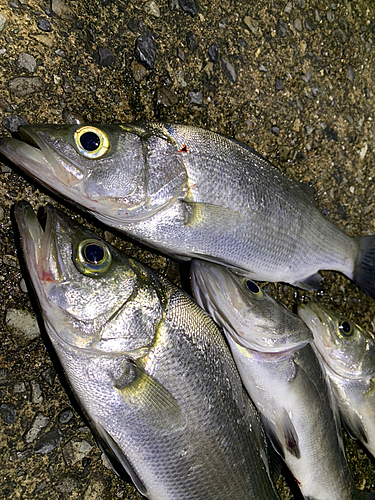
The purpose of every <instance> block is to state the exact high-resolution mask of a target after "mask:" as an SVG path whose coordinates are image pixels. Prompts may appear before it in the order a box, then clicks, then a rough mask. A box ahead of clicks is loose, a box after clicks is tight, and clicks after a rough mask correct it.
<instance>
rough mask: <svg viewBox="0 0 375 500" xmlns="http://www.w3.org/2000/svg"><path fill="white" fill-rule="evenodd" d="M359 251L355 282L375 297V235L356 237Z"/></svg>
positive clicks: (354, 276)
mask: <svg viewBox="0 0 375 500" xmlns="http://www.w3.org/2000/svg"><path fill="white" fill-rule="evenodd" d="M356 240H357V242H358V243H359V252H358V257H357V261H356V263H355V266H354V272H353V282H354V283H355V284H356V285H357V286H358V287H359V288H360V289H361V290H362V291H364V292H365V293H367V295H369V296H370V297H372V298H373V299H375V236H362V237H357V238H356Z"/></svg>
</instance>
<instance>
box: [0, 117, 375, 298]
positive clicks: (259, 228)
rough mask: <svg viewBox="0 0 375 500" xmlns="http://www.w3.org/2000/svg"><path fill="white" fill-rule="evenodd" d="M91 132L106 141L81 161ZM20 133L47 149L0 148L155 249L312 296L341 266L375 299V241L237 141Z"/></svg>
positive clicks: (182, 131) (56, 129) (162, 131)
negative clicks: (351, 232)
mask: <svg viewBox="0 0 375 500" xmlns="http://www.w3.org/2000/svg"><path fill="white" fill-rule="evenodd" d="M89 130H91V132H93V133H94V134H95V133H97V134H98V137H100V141H101V142H100V144H101V145H100V146H99V147H98V149H97V151H94V153H91V152H90V151H86V150H84V151H83V153H82V144H81V142H82V140H81V139H80V138H81V137H84V132H85V131H89ZM19 131H20V135H21V137H22V138H23V139H25V140H27V141H29V142H32V143H33V144H36V145H37V146H38V147H39V148H40V149H36V148H35V147H32V146H30V145H28V144H25V143H22V142H20V141H16V140H15V139H9V138H3V139H0V152H2V153H3V154H4V155H5V156H7V157H9V158H10V159H11V160H12V161H13V162H14V163H16V164H17V165H19V166H20V167H21V168H22V169H24V170H25V171H26V172H27V173H28V174H30V175H31V176H33V177H35V178H36V179H37V180H38V181H39V182H41V183H42V184H44V185H46V186H47V187H48V188H49V189H52V190H54V191H56V192H57V193H58V194H59V195H61V196H63V197H64V198H66V199H69V200H71V201H72V202H74V203H77V204H79V205H82V206H83V207H84V208H86V209H87V210H89V211H90V212H92V213H93V214H94V215H95V216H96V217H98V219H100V220H101V221H103V222H105V223H106V224H109V225H110V226H112V227H116V228H117V229H119V230H121V231H124V232H125V233H127V234H128V235H130V236H132V237H134V238H135V239H137V240H139V241H142V242H144V243H145V244H147V245H149V246H152V247H154V248H157V249H159V250H161V251H163V252H165V253H167V254H169V255H172V256H175V257H179V258H182V259H190V258H192V257H195V258H202V259H207V260H210V261H214V262H217V263H225V265H227V266H230V267H232V268H233V269H235V270H236V272H238V273H239V274H241V275H245V276H247V277H249V278H251V279H256V280H267V281H284V282H287V283H291V284H294V285H296V286H301V287H303V288H306V289H312V288H316V287H317V286H318V281H319V276H318V274H317V273H318V271H319V270H321V269H331V270H336V271H340V272H342V273H344V274H346V276H348V277H349V278H350V279H352V280H353V281H354V282H355V283H356V284H357V285H358V286H359V287H361V288H362V289H363V290H364V291H365V292H366V293H368V294H369V295H371V296H372V297H375V266H374V260H375V237H373V236H368V237H363V238H352V237H350V236H348V235H347V234H345V233H344V232H342V231H341V230H340V229H339V228H337V227H336V226H335V225H334V224H332V223H331V222H329V221H328V220H327V219H326V218H324V217H323V216H322V214H321V213H320V212H319V211H318V210H317V209H316V207H315V206H314V204H313V202H312V200H311V199H310V198H309V197H308V196H307V195H306V193H305V191H304V190H303V189H302V188H301V185H300V184H299V183H297V182H295V181H292V180H290V179H288V178H287V177H286V176H284V175H283V174H282V173H281V171H280V170H278V169H277V168H275V167H274V166H273V165H271V164H270V163H269V162H268V161H266V160H265V159H264V158H262V157H261V156H260V155H259V154H257V153H256V152H255V151H254V150H252V149H251V148H248V147H246V146H244V145H242V144H240V143H238V142H237V141H235V140H233V139H229V138H226V137H224V136H222V135H219V134H216V133H214V132H210V131H207V130H203V129H199V128H196V127H189V126H184V125H171V124H166V123H159V124H156V123H143V124H135V125H134V124H123V125H100V126H88V125H82V124H79V125H67V126H58V125H30V126H24V127H20V129H19ZM88 147H90V146H88ZM83 149H84V148H83ZM102 153H103V154H102ZM101 154H102V156H101Z"/></svg>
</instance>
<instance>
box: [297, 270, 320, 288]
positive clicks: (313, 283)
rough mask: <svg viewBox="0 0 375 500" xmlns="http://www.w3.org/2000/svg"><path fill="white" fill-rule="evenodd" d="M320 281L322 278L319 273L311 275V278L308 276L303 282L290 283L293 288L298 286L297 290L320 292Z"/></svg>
mask: <svg viewBox="0 0 375 500" xmlns="http://www.w3.org/2000/svg"><path fill="white" fill-rule="evenodd" d="M321 281H322V277H321V275H320V274H319V273H315V274H312V275H311V276H308V277H307V278H306V279H304V280H303V281H295V282H294V283H291V284H292V285H293V286H298V287H299V288H302V290H309V291H311V290H321V289H322V287H321V284H320V282H321Z"/></svg>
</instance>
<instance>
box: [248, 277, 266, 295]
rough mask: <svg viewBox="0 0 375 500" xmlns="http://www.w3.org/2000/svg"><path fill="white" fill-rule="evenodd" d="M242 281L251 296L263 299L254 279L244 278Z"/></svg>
mask: <svg viewBox="0 0 375 500" xmlns="http://www.w3.org/2000/svg"><path fill="white" fill-rule="evenodd" d="M244 281H245V284H246V288H247V290H248V291H249V292H250V294H251V296H252V297H254V299H263V297H264V295H263V292H262V289H261V288H259V286H258V285H257V284H256V283H254V281H251V280H244Z"/></svg>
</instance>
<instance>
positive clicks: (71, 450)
mask: <svg viewBox="0 0 375 500" xmlns="http://www.w3.org/2000/svg"><path fill="white" fill-rule="evenodd" d="M91 449H92V445H91V444H90V443H88V442H87V441H85V440H82V441H78V440H76V439H71V440H70V441H68V442H67V443H66V444H65V445H64V446H63V449H62V454H63V457H64V460H65V462H66V464H67V465H68V466H69V467H70V466H72V465H74V464H76V463H77V462H80V461H81V460H82V459H83V458H85V456H86V455H87V454H88V453H89V452H90V450H91Z"/></svg>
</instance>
